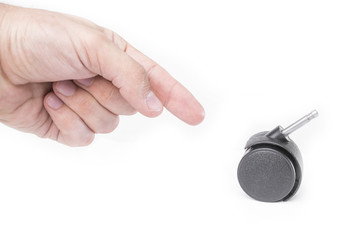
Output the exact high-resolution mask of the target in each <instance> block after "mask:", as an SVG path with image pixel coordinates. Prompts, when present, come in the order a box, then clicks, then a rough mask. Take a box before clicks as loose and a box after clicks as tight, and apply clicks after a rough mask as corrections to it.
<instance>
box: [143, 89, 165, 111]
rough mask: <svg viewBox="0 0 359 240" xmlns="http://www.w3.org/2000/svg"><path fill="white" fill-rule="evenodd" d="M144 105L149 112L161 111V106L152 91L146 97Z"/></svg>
mask: <svg viewBox="0 0 359 240" xmlns="http://www.w3.org/2000/svg"><path fill="white" fill-rule="evenodd" d="M146 103H147V106H148V108H149V109H150V110H151V111H156V112H159V111H162V107H163V105H162V103H161V101H160V100H159V99H158V98H157V97H156V95H155V94H154V93H153V92H152V91H150V92H149V93H148V95H147V97H146Z"/></svg>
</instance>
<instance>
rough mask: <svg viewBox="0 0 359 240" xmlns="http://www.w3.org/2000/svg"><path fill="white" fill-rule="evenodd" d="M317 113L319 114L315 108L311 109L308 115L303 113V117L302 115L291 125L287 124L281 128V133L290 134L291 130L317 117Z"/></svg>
mask: <svg viewBox="0 0 359 240" xmlns="http://www.w3.org/2000/svg"><path fill="white" fill-rule="evenodd" d="M318 115H319V114H318V111H317V110H314V111H312V112H311V113H309V114H308V115H305V116H304V117H302V118H301V119H299V120H298V121H296V122H295V123H292V124H291V125H289V126H288V127H286V128H285V129H283V130H282V134H283V135H284V136H286V137H287V136H288V135H289V134H291V133H292V132H294V131H295V130H297V129H298V128H301V127H302V126H304V125H305V124H307V123H308V122H309V121H310V120H312V119H314V118H316V117H318Z"/></svg>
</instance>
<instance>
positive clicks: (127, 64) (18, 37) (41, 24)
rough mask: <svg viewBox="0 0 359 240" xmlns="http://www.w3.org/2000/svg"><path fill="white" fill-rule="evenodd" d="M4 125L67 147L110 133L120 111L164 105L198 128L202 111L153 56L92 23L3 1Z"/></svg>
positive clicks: (0, 72)
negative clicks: (11, 4)
mask: <svg viewBox="0 0 359 240" xmlns="http://www.w3.org/2000/svg"><path fill="white" fill-rule="evenodd" d="M0 33H1V34H0V122H2V123H4V124H6V125H8V126H10V127H13V128H16V129H18V130H21V131H24V132H30V133H33V134H36V135H38V136H40V137H44V138H50V139H54V140H56V141H58V142H60V143H63V144H66V145H69V146H85V145H88V144H90V143H91V142H92V141H93V139H94V136H95V134H96V133H109V132H111V131H113V130H114V129H115V128H116V127H117V125H118V123H119V115H131V114H134V113H136V112H140V113H141V114H143V115H145V116H147V117H156V116H158V115H160V114H161V112H162V110H163V107H165V108H167V109H168V111H170V112H171V113H172V114H174V115H175V116H177V117H178V118H179V119H181V120H183V121H184V122H186V123H188V124H191V125H196V124H199V123H200V122H201V121H202V120H203V118H204V110H203V107H202V106H201V105H200V103H199V102H198V101H197V100H196V99H195V98H194V97H193V95H192V94H191V93H190V92H189V91H188V90H187V89H186V88H185V87H183V86H182V85H181V84H180V83H179V82H177V81H176V80H175V79H174V78H173V77H172V76H170V75H169V74H168V73H167V72H166V71H165V70H164V69H163V68H162V67H160V66H159V65H158V64H157V63H155V62H154V61H153V60H151V59H150V58H148V57H147V56H145V55H144V54H142V53H141V52H139V51H138V50H137V49H135V48H134V47H133V46H131V45H130V44H129V43H127V42H126V41H125V40H124V39H123V38H121V37H120V36H119V35H117V34H116V33H114V32H113V31H111V30H108V29H106V28H103V27H100V26H98V25H96V24H94V23H92V22H89V21H87V20H84V19H81V18H78V17H74V16H69V15H64V14H60V13H55V12H49V11H44V10H36V9H26V8H19V7H13V6H9V5H5V4H0Z"/></svg>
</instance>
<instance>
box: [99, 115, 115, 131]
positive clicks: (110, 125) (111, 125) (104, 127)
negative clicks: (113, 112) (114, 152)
mask: <svg viewBox="0 0 359 240" xmlns="http://www.w3.org/2000/svg"><path fill="white" fill-rule="evenodd" d="M119 122H120V118H119V117H118V116H116V117H115V118H114V119H112V120H111V121H104V122H103V123H100V124H99V126H98V127H97V128H96V130H95V132H96V133H110V132H113V131H114V130H115V129H116V128H117V126H118V124H119Z"/></svg>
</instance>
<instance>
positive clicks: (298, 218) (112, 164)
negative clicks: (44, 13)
mask: <svg viewBox="0 0 359 240" xmlns="http://www.w3.org/2000/svg"><path fill="white" fill-rule="evenodd" d="M3 2H8V3H12V4H17V5H21V6H27V7H36V8H45V9H49V10H54V11H61V12H66V13H70V14H74V15H79V16H82V17H85V18H88V19H91V20H92V21H94V22H96V23H98V24H100V25H104V26H106V27H108V28H112V29H113V30H115V31H116V32H118V33H119V34H120V35H122V36H123V37H124V38H125V39H127V40H128V41H129V42H130V43H132V44H133V45H134V46H136V47H137V48H138V49H140V50H142V51H143V52H144V53H145V54H147V55H149V56H150V57H152V58H153V59H155V60H156V61H157V62H159V63H160V64H161V65H162V66H163V67H165V68H166V69H167V70H168V71H169V72H170V73H171V74H172V75H173V76H175V77H176V78H177V79H178V80H179V81H180V82H182V83H183V84H184V85H185V86H187V87H188V88H189V89H190V90H191V91H192V92H193V93H194V95H195V96H197V97H198V99H199V100H200V101H201V102H202V104H203V105H204V107H205V109H206V119H205V121H204V122H203V123H202V124H201V125H199V126H197V127H191V126H187V125H185V124H184V123H181V122H180V121H179V120H177V119H176V118H175V117H173V116H171V115H170V114H168V113H167V112H165V113H164V114H163V115H162V116H160V117H159V118H157V119H147V118H145V117H143V116H141V115H139V114H137V115H135V116H132V117H123V118H122V119H121V124H120V126H119V127H118V129H116V130H115V132H113V133H111V134H108V135H101V136H98V137H97V138H96V140H95V142H94V143H93V144H92V145H91V146H89V147H84V148H69V147H66V146H62V145H60V144H58V143H55V142H52V141H51V140H44V139H39V138H38V137H36V136H33V135H29V134H25V133H21V132H17V131H15V130H12V129H10V128H8V127H6V126H4V125H1V126H0V148H1V155H0V239H1V240H8V239H37V240H39V239H126V240H132V239H156V240H160V239H166V240H167V239H181V240H183V239H277V240H279V239H293V240H294V239H301V240H302V239H308V238H311V239H312V238H313V239H314V238H319V239H325V238H331V239H358V237H359V233H358V228H357V224H358V214H359V194H358V189H359V188H358V183H359V181H358V171H359V159H358V136H359V130H358V123H359V109H358V100H359V95H358V89H359V87H358V85H357V82H358V80H359V79H358V78H359V71H358V67H359V5H358V1H345V0H340V1H339V0H338V1H331V0H322V1H318V0H302V1H288V0H283V1H276V0H275V1H266V0H263V1H259V0H252V1H238V0H236V1H235V0H232V1H230V0H222V1H194V0H181V1H166V0H152V1H145V0H121V1H115V0H112V1H111V0H101V1H74V0H71V1H70V0H61V1H47V0H26V1H25V0H23V1H20V0H13V1H3ZM312 109H317V110H318V111H319V113H320V117H319V118H317V119H316V120H313V121H312V122H311V123H310V124H308V125H307V126H305V127H303V128H302V129H301V130H298V131H297V132H295V133H293V134H292V136H291V138H292V139H294V140H295V141H296V143H297V144H298V146H299V147H300V149H301V151H302V155H303V159H304V178H303V182H302V186H301V189H300V190H299V192H298V194H297V195H296V196H295V197H294V198H293V199H292V200H290V201H289V202H284V203H261V202H257V201H254V200H252V199H250V198H249V197H247V196H246V195H245V194H244V192H243V191H242V189H241V188H240V187H239V184H238V183H237V178H236V169H237V165H238V163H239V160H240V159H241V157H242V155H243V153H244V149H243V147H244V145H245V142H246V141H247V139H248V138H249V137H250V136H251V135H252V134H254V133H256V132H259V131H264V130H270V129H272V128H274V127H275V126H277V125H278V124H281V125H283V126H286V125H288V124H290V123H291V122H292V121H294V120H297V119H298V118H300V117H301V116H302V115H305V114H307V113H308V112H310V111H311V110H312Z"/></svg>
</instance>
